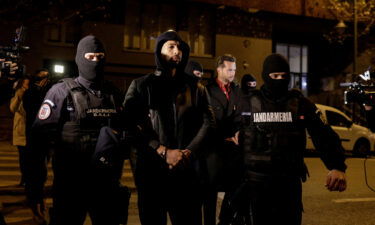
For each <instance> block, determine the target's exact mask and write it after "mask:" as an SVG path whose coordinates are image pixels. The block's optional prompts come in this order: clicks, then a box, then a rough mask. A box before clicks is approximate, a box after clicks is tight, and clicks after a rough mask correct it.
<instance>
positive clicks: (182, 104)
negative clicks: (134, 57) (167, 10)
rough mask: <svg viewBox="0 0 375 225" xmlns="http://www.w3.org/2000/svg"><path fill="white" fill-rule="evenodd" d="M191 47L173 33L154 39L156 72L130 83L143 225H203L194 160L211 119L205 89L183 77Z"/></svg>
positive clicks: (128, 103) (128, 112)
mask: <svg viewBox="0 0 375 225" xmlns="http://www.w3.org/2000/svg"><path fill="white" fill-rule="evenodd" d="M188 57H189V46H188V45H187V44H186V43H185V42H184V41H182V40H181V38H180V37H179V36H178V34H177V33H176V32H175V31H167V32H165V33H163V34H161V35H160V36H159V37H158V38H157V43H156V49H155V61H156V70H155V72H153V73H151V74H148V75H146V76H144V77H141V78H139V79H136V80H134V81H133V82H132V83H131V85H130V87H129V89H128V92H127V94H126V97H125V101H124V110H125V118H127V119H128V120H129V121H126V124H128V125H129V129H130V130H132V131H134V132H135V133H136V135H135V136H136V137H137V138H138V140H137V141H136V142H135V143H134V144H135V148H136V149H137V166H136V170H135V182H136V186H137V190H138V208H139V216H140V221H141V223H142V225H165V224H167V212H168V214H169V216H170V219H171V222H172V224H173V225H199V224H201V216H200V214H201V213H200V202H199V195H198V179H197V175H196V172H195V169H194V166H193V165H195V162H196V157H198V156H199V155H200V153H201V151H202V142H203V140H204V138H205V136H206V133H207V132H208V130H209V128H210V127H212V126H213V125H214V116H213V113H212V110H211V108H210V105H209V98H208V95H207V92H206V89H205V88H204V86H202V85H201V84H200V83H199V82H197V81H196V79H195V78H194V77H192V76H190V75H188V74H186V73H185V72H184V69H185V66H186V63H187V60H188Z"/></svg>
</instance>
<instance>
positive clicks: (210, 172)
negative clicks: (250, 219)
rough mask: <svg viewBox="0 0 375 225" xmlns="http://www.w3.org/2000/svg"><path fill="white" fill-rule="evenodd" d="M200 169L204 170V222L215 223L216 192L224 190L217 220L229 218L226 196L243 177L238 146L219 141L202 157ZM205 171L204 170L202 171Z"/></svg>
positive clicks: (209, 224)
mask: <svg viewBox="0 0 375 225" xmlns="http://www.w3.org/2000/svg"><path fill="white" fill-rule="evenodd" d="M204 161H205V162H204V165H203V166H202V170H206V173H207V175H206V178H205V180H206V181H205V182H203V185H204V187H205V188H204V189H203V190H204V191H205V193H204V194H203V209H204V210H203V212H204V224H205V225H215V224H216V202H217V193H218V191H220V192H225V196H224V199H223V203H222V206H221V210H220V215H219V220H220V221H225V220H227V219H226V218H228V220H230V218H231V216H232V215H231V210H230V206H229V205H228V198H229V197H230V196H231V195H232V192H234V191H235V189H236V187H238V186H239V185H240V183H241V180H242V177H243V164H242V162H243V158H242V154H241V151H240V149H239V147H238V146H236V145H234V144H233V143H231V142H227V141H225V142H220V145H218V146H216V150H215V151H213V152H211V153H209V154H208V155H207V156H206V157H205V159H204ZM203 173H205V172H203Z"/></svg>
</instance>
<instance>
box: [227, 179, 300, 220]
mask: <svg viewBox="0 0 375 225" xmlns="http://www.w3.org/2000/svg"><path fill="white" fill-rule="evenodd" d="M230 204H231V207H232V209H233V211H232V215H233V216H232V218H231V220H229V221H228V220H225V221H220V222H221V223H220V224H233V225H236V224H246V225H270V224H278V225H301V221H302V211H303V205H302V185H301V180H300V178H297V177H294V178H290V177H289V178H275V179H272V180H270V181H247V182H246V183H244V184H242V185H241V187H239V188H238V190H237V191H236V192H234V193H233V195H232V196H231V198H230Z"/></svg>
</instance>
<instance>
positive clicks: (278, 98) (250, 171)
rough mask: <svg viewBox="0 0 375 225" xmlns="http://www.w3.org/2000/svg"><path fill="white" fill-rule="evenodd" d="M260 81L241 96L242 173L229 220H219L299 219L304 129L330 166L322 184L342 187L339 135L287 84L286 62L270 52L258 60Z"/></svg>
mask: <svg viewBox="0 0 375 225" xmlns="http://www.w3.org/2000/svg"><path fill="white" fill-rule="evenodd" d="M262 77H263V80H264V85H263V86H262V87H261V89H260V90H255V91H253V93H252V96H251V97H250V98H248V97H244V98H245V100H244V101H242V102H243V104H242V113H241V117H242V118H241V121H242V125H241V129H240V135H239V140H240V141H239V142H240V146H241V148H242V151H243V153H244V163H245V168H246V171H245V179H244V180H246V182H245V183H243V184H242V185H240V187H239V188H238V190H237V191H236V192H235V193H236V194H234V195H233V196H232V198H231V199H230V202H231V206H232V209H233V210H234V212H233V218H232V221H229V222H228V223H223V224H229V223H230V224H237V223H238V222H245V223H238V224H248V225H250V224H251V225H252V224H257V225H268V224H287V225H300V224H301V219H302V210H303V207H302V185H301V182H304V181H306V176H307V168H306V165H305V163H304V159H303V152H304V150H305V147H306V129H307V131H308V132H309V134H310V136H311V138H312V139H313V143H314V145H315V149H317V151H318V152H320V153H321V159H322V161H323V162H324V164H325V166H326V167H327V169H328V170H329V173H328V175H327V180H326V187H327V189H328V190H330V191H344V190H345V189H346V179H345V169H346V165H345V156H344V151H343V148H342V146H341V142H340V139H339V137H338V135H337V134H336V133H335V132H334V131H333V130H332V129H331V127H330V126H329V125H327V124H326V123H325V122H324V120H323V119H321V115H320V111H319V110H318V109H317V108H316V106H315V105H314V104H313V103H311V102H310V101H309V100H308V99H307V98H305V97H304V96H303V95H302V94H301V93H300V92H299V91H297V90H288V84H289V80H290V74H289V63H288V61H287V60H286V59H285V58H284V57H283V56H281V55H279V54H271V55H269V56H268V57H267V58H266V59H265V60H264V64H263V72H262Z"/></svg>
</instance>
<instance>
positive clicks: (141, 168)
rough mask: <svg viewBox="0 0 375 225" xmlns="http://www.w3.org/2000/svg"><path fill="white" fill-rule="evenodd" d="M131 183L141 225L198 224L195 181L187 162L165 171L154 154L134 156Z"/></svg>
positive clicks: (198, 210) (194, 174) (158, 157)
mask: <svg viewBox="0 0 375 225" xmlns="http://www.w3.org/2000/svg"><path fill="white" fill-rule="evenodd" d="M135 181H136V185H137V191H138V208H139V217H140V221H141V224H142V225H166V224H167V213H168V214H169V216H170V219H171V222H172V224H173V225H200V224H201V208H200V199H199V198H200V195H199V192H198V187H199V186H198V179H197V175H196V171H195V170H194V169H193V167H192V164H191V162H190V163H187V164H186V165H184V166H182V165H181V166H180V167H178V168H177V167H176V168H173V169H172V170H170V169H168V166H167V164H166V163H165V161H164V160H163V159H162V158H161V157H160V156H159V155H157V154H156V153H153V152H152V153H147V154H144V155H139V156H138V157H137V166H136V173H135Z"/></svg>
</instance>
